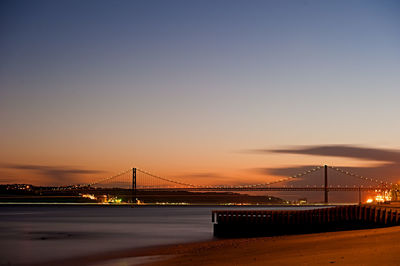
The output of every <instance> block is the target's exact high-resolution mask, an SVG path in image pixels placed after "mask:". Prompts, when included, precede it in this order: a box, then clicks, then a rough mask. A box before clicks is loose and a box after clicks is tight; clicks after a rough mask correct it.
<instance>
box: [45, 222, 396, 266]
mask: <svg viewBox="0 0 400 266" xmlns="http://www.w3.org/2000/svg"><path fill="white" fill-rule="evenodd" d="M398 239H400V226H393V227H385V228H376V229H362V230H354V231H337V232H326V233H316V234H305V235H285V236H273V237H257V238H235V239H215V240H210V241H202V242H192V243H184V244H170V245H164V246H154V247H147V248H139V249H131V250H121V251H114V252H107V253H101V254H97V255H96V254H94V255H90V256H85V257H79V258H70V259H66V260H63V261H51V262H50V261H49V262H46V263H41V264H40V265H55V263H56V264H57V265H113V264H114V262H117V261H124V262H131V264H127V265H161V266H162V265H164V266H171V265H190V266H194V265H233V264H235V265H263V264H266V263H268V264H271V265H276V264H280V265H299V264H303V265H316V264H319V265H320V264H322V265H327V264H333V263H341V264H353V265H383V264H386V265H388V264H391V265H394V264H399V263H400V256H399V253H400V242H399V241H398Z"/></svg>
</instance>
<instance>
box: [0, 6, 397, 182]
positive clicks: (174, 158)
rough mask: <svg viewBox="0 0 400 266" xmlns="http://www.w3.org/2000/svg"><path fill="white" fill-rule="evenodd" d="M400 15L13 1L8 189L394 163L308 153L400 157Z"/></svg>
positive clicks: (6, 41)
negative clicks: (122, 174)
mask: <svg viewBox="0 0 400 266" xmlns="http://www.w3.org/2000/svg"><path fill="white" fill-rule="evenodd" d="M399 14H400V2H399V1H348V0H346V1H281V0H280V1H152V0H146V1H101V0H96V1H94V0H93V1H91V0H85V1H73V0H72V1H53V0H51V1H40V0H39V1H19V0H12V1H1V3H0V126H1V139H0V144H1V148H0V164H1V165H0V166H1V168H0V182H1V183H13V182H28V183H34V184H44V183H47V184H57V183H68V182H71V183H73V182H76V181H80V182H85V181H86V180H89V179H93V178H94V177H97V176H99V177H104V176H107V175H111V174H113V173H115V172H118V171H120V170H123V169H126V168H130V167H140V168H144V169H148V170H149V171H153V172H155V173H158V174H160V175H165V176H168V177H177V178H180V179H181V180H187V179H190V180H191V182H193V183H219V184H222V183H232V184H234V183H252V182H261V181H266V180H272V179H273V176H276V174H281V175H285V174H284V173H282V172H279V171H277V170H279V169H287V168H288V169H293V168H296V167H299V168H301V167H303V166H309V165H321V164H324V163H327V164H332V165H339V166H347V167H359V168H366V169H369V168H371V167H373V166H376V165H377V166H378V168H379V166H380V165H383V164H385V162H382V161H384V160H383V159H380V157H379V156H378V158H375V157H372V158H371V157H367V158H365V157H363V156H361V157H360V156H359V157H357V156H348V155H347V154H346V153H344V154H341V155H340V156H338V155H336V154H330V153H328V154H326V153H319V154H318V153H317V154H308V153H307V152H305V153H304V152H301V151H300V152H296V151H293V149H295V150H296V149H300V150H302V149H304V147H325V146H328V147H330V146H331V145H339V147H343V145H346V146H345V147H347V146H350V147H352V148H354V149H358V148H361V149H363V148H370V149H376V150H383V151H389V152H395V153H396V152H397V150H398V149H399V148H400V143H399V136H400V124H399V123H398V115H399V114H400V104H399V99H400V86H399V84H400V16H399ZM340 145H341V146H340ZM293 146H294V147H293ZM288 147H289V148H288ZM277 149H289V151H288V152H269V150H277ZM258 150H264V151H265V150H267V152H257V151H258ZM396 158H399V157H396ZM396 165H397V164H396ZM257 169H267V171H257ZM268 169H272V170H271V171H268ZM274 169H275V170H274ZM382 169H386V168H385V167H384V166H382ZM396 169H397V168H396ZM399 169H400V168H399ZM385 173H386V172H385ZM385 173H384V174H385ZM367 174H368V173H367ZM387 174H390V178H391V180H392V181H396V180H397V178H400V176H396V173H395V172H393V171H391V172H390V171H389V172H387ZM211 177H212V178H211Z"/></svg>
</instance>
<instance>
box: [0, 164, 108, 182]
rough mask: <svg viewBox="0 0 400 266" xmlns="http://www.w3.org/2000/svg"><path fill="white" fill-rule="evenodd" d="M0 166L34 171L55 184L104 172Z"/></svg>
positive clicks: (23, 165)
mask: <svg viewBox="0 0 400 266" xmlns="http://www.w3.org/2000/svg"><path fill="white" fill-rule="evenodd" d="M0 167H1V168H4V169H12V170H21V171H28V172H31V173H35V174H38V175H39V176H41V177H42V178H43V179H44V180H46V182H51V183H56V184H63V183H66V182H73V181H76V180H77V179H78V178H79V176H81V175H88V174H100V173H104V171H101V170H92V169H83V168H75V167H74V168H71V167H68V166H48V165H35V164H2V165H0Z"/></svg>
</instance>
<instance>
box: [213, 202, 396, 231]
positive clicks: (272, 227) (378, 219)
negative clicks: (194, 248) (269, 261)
mask: <svg viewBox="0 0 400 266" xmlns="http://www.w3.org/2000/svg"><path fill="white" fill-rule="evenodd" d="M212 222H213V226H214V236H216V237H249V236H273V235H287V234H306V233H317V232H328V231H341V230H355V229H366V228H377V227H386V226H394V225H400V209H397V208H390V207H381V206H363V205H361V206H360V205H347V206H336V207H322V208H317V209H312V210H288V211H286V210H226V211H225V210H218V211H212Z"/></svg>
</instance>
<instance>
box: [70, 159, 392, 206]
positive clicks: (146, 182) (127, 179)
mask: <svg viewBox="0 0 400 266" xmlns="http://www.w3.org/2000/svg"><path fill="white" fill-rule="evenodd" d="M328 170H329V171H333V172H336V173H339V174H341V175H345V176H347V177H351V178H353V179H358V180H359V181H361V182H360V183H359V184H358V185H353V186H348V185H345V186H341V185H336V186H333V185H329V183H328ZM318 171H322V172H323V175H322V177H323V185H322V186H317V185H305V186H298V187H295V186H287V185H284V186H277V185H278V184H280V183H288V182H291V181H295V180H300V178H303V177H305V176H308V175H310V174H313V173H315V172H318ZM180 180H182V179H171V178H167V177H163V176H159V175H156V174H153V173H150V172H148V171H146V170H143V169H139V168H130V169H128V170H126V171H122V172H120V173H118V174H115V175H113V176H109V177H106V178H102V179H97V180H95V181H93V182H91V183H88V184H79V185H71V186H68V187H65V188H68V189H81V190H83V189H117V188H120V189H129V190H131V201H132V202H133V203H135V202H136V201H137V194H138V192H141V191H153V192H157V191H159V192H161V191H197V192H207V191H232V192H233V191H238V192H240V191H321V192H324V202H325V203H328V202H329V199H328V194H329V192H331V191H354V192H358V194H359V199H360V200H361V193H362V192H364V191H391V190H393V187H394V185H393V184H392V183H390V182H387V181H384V180H382V179H378V178H372V177H365V176H363V175H359V174H356V173H353V172H350V171H347V170H345V169H342V168H338V167H334V166H328V165H324V166H316V167H314V168H311V169H309V170H305V171H303V172H300V173H297V174H295V175H292V176H288V177H285V178H279V179H277V180H274V181H270V182H265V183H258V184H247V185H198V184H191V183H187V182H184V181H180ZM303 180H304V179H303ZM396 187H397V185H396ZM396 190H397V189H396ZM397 192H398V190H397Z"/></svg>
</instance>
